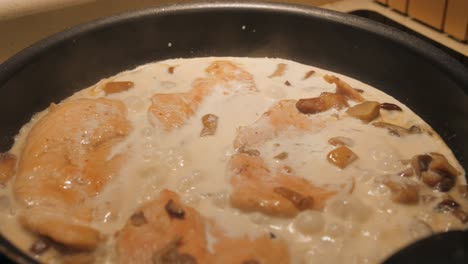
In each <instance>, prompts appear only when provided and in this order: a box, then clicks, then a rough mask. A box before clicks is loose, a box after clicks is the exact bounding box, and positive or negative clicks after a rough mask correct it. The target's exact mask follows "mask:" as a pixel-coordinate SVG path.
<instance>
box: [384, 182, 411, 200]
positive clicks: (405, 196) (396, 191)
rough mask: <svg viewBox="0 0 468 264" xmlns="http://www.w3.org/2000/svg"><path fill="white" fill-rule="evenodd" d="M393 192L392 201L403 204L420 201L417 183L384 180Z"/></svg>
mask: <svg viewBox="0 0 468 264" xmlns="http://www.w3.org/2000/svg"><path fill="white" fill-rule="evenodd" d="M384 184H385V185H386V186H387V187H388V188H389V189H390V191H391V192H392V201H394V202H396V203H401V204H417V203H418V201H419V187H418V186H417V185H415V184H409V183H403V182H395V181H391V180H387V181H384Z"/></svg>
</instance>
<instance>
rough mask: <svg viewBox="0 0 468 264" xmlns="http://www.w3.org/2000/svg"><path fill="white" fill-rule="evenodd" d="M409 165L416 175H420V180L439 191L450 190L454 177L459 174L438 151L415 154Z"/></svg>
mask: <svg viewBox="0 0 468 264" xmlns="http://www.w3.org/2000/svg"><path fill="white" fill-rule="evenodd" d="M411 166H412V167H413V169H414V171H415V173H416V175H418V176H420V177H421V181H422V182H424V183H425V184H426V185H428V186H430V187H432V188H434V189H436V190H438V191H441V192H448V191H450V190H451V189H452V188H453V186H455V182H456V177H457V176H458V175H459V174H460V172H458V171H457V170H456V169H455V168H454V167H453V166H452V165H450V163H449V162H448V160H447V159H446V158H445V157H444V156H443V155H442V154H439V153H430V155H427V154H424V155H416V156H414V157H413V158H412V159H411Z"/></svg>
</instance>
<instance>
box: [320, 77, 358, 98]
mask: <svg viewBox="0 0 468 264" xmlns="http://www.w3.org/2000/svg"><path fill="white" fill-rule="evenodd" d="M323 79H325V81H327V82H328V83H334V84H335V85H336V93H338V94H342V95H344V96H346V97H348V98H349V99H351V100H354V101H356V102H363V101H364V97H362V95H361V94H360V93H359V92H358V91H356V90H354V89H353V87H351V85H349V84H347V83H346V82H344V81H342V80H340V78H338V77H336V76H334V75H325V76H323Z"/></svg>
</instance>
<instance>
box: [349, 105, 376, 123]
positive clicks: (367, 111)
mask: <svg viewBox="0 0 468 264" xmlns="http://www.w3.org/2000/svg"><path fill="white" fill-rule="evenodd" d="M346 113H348V114H349V115H350V116H352V117H355V118H357V119H360V120H362V121H364V122H367V123H368V122H370V121H372V120H374V119H376V118H377V117H378V116H379V113H380V103H379V102H375V101H365V102H362V103H360V104H357V105H355V106H352V107H350V108H348V110H346Z"/></svg>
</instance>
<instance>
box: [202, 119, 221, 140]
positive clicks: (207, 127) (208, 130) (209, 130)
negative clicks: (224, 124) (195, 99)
mask: <svg viewBox="0 0 468 264" xmlns="http://www.w3.org/2000/svg"><path fill="white" fill-rule="evenodd" d="M202 123H203V129H202V131H201V132H200V136H201V137H204V136H212V135H214V134H215V133H216V129H217V128H218V116H217V115H213V114H206V115H204V116H203V117H202Z"/></svg>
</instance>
